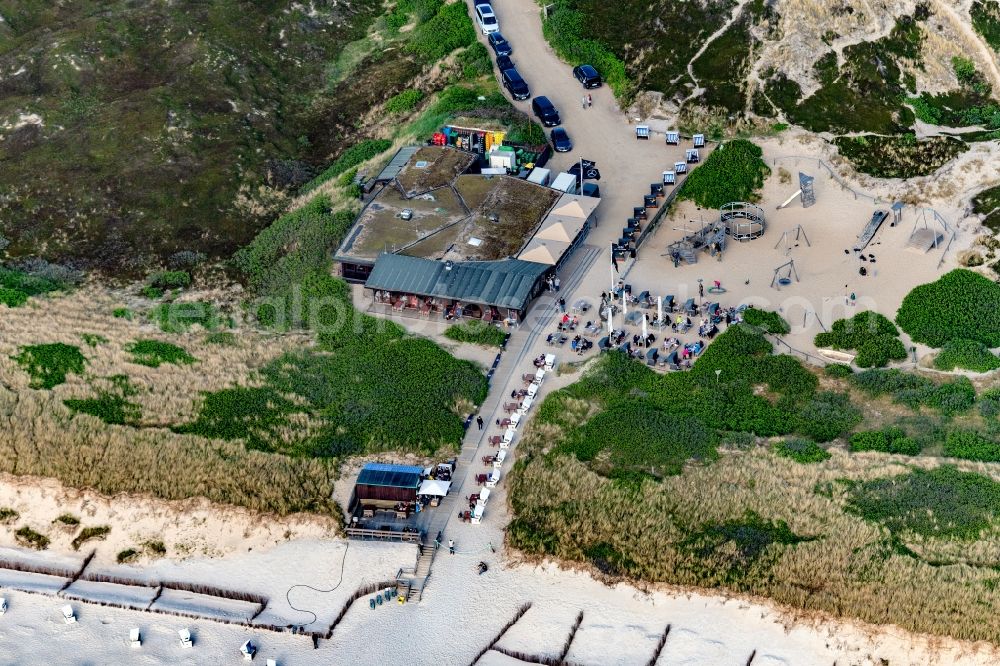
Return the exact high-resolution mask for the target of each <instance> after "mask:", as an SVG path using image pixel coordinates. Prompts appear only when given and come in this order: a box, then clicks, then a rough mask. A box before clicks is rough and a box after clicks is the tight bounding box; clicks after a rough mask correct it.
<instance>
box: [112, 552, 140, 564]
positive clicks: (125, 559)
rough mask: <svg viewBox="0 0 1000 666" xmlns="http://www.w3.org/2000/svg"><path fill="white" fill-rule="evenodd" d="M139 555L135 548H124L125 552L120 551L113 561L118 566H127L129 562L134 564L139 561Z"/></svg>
mask: <svg viewBox="0 0 1000 666" xmlns="http://www.w3.org/2000/svg"><path fill="white" fill-rule="evenodd" d="M140 555H142V553H141V552H140V551H138V550H136V549H135V548H126V549H125V550H123V551H120V552H119V553H118V555H117V556H116V557H115V559H116V560H117V561H118V564H129V563H130V562H135V561H136V560H137V559H139V556H140Z"/></svg>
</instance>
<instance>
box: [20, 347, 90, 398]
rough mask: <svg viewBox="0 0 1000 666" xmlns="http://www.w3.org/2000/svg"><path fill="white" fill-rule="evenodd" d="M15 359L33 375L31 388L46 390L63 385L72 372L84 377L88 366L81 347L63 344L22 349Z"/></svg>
mask: <svg viewBox="0 0 1000 666" xmlns="http://www.w3.org/2000/svg"><path fill="white" fill-rule="evenodd" d="M13 358H14V360H15V361H17V363H18V365H20V366H21V367H22V368H23V369H24V371H25V372H27V373H28V374H29V375H31V387H32V388H44V389H50V388H52V387H54V386H58V385H59V384H62V383H63V382H65V381H66V375H67V374H69V373H71V372H72V373H74V374H77V375H82V374H83V369H84V366H85V365H86V364H87V359H86V358H85V357H84V355H83V354H82V353H81V352H80V348H79V347H74V346H73V345H67V344H63V343H61V342H56V343H53V344H46V345H28V346H25V347H21V348H20V353H19V354H18V355H17V356H14V357H13Z"/></svg>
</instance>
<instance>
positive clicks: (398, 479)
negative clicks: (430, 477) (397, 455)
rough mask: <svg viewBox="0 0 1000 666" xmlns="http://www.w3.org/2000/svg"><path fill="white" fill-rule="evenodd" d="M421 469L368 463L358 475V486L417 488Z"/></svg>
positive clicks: (421, 473) (421, 472) (409, 466)
mask: <svg viewBox="0 0 1000 666" xmlns="http://www.w3.org/2000/svg"><path fill="white" fill-rule="evenodd" d="M423 472H424V470H423V468H422V467H414V466H412V465H388V464H386V463H368V464H367V465H365V466H364V467H363V468H361V474H359V475H358V485H359V486H384V487H389V488H418V487H420V477H421V476H422V475H423Z"/></svg>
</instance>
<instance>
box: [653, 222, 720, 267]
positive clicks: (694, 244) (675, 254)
mask: <svg viewBox="0 0 1000 666" xmlns="http://www.w3.org/2000/svg"><path fill="white" fill-rule="evenodd" d="M725 249H726V225H724V224H714V225H709V226H702V228H701V229H699V230H698V231H695V232H693V233H691V234H688V235H687V236H685V237H684V238H682V239H681V240H679V241H675V242H673V243H671V244H670V245H668V246H667V251H666V252H665V253H664V254H663V256H665V257H670V258H671V259H672V260H673V262H674V266H678V265H679V264H680V262H681V261H685V262H687V263H689V264H696V263H698V251H699V250H705V251H706V252H708V253H709V254H710V255H711V256H713V257H714V256H716V255H717V254H719V253H721V252H724V251H725Z"/></svg>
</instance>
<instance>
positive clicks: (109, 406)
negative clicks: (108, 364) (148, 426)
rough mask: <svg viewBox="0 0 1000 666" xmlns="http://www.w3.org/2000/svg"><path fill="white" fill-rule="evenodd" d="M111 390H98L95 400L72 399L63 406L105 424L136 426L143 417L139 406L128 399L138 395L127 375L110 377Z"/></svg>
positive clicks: (64, 401) (64, 402)
mask: <svg viewBox="0 0 1000 666" xmlns="http://www.w3.org/2000/svg"><path fill="white" fill-rule="evenodd" d="M108 381H109V383H110V388H101V389H98V390H97V397H95V398H71V399H68V400H63V404H64V405H66V407H67V408H68V409H69V410H70V411H72V412H74V413H79V414H90V415H91V416H96V417H97V418H99V419H101V420H102V421H104V422H105V423H110V424H112V425H125V424H134V423H136V422H138V421H139V418H140V416H141V415H142V412H141V408H140V407H139V405H137V404H135V403H132V402H129V400H128V398H129V397H131V396H133V395H135V394H136V390H135V389H134V388H133V387H132V385H131V384H130V383H129V380H128V377H126V376H125V375H114V376H113V377H109V378H108Z"/></svg>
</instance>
